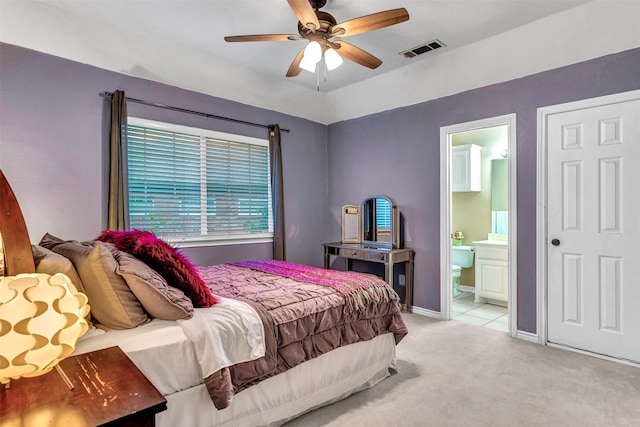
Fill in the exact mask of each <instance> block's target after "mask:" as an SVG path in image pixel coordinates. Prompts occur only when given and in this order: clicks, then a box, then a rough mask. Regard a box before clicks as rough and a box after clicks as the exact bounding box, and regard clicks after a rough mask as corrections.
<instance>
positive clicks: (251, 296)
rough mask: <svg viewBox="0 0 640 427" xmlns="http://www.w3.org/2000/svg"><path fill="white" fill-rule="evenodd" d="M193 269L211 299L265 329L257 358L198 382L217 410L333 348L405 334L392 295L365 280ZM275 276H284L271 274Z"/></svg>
mask: <svg viewBox="0 0 640 427" xmlns="http://www.w3.org/2000/svg"><path fill="white" fill-rule="evenodd" d="M251 263H253V264H251ZM199 270H200V275H201V277H202V278H203V279H204V281H205V282H206V283H207V286H209V288H210V289H211V291H212V292H213V293H214V294H215V295H220V296H223V297H226V298H235V299H239V300H242V301H245V302H247V303H249V304H251V305H252V307H254V309H255V310H256V311H257V312H258V314H259V315H260V317H261V319H262V322H263V324H264V327H265V344H266V354H265V356H264V357H262V358H260V359H258V360H254V361H251V362H245V363H241V364H238V365H234V366H231V367H229V368H224V369H222V370H221V371H219V372H216V373H214V374H212V375H211V376H209V377H207V378H206V379H205V384H206V386H207V389H208V391H209V394H210V395H211V399H212V400H213V402H214V404H215V406H216V408H218V409H222V408H226V407H227V406H229V404H230V403H231V400H232V398H233V395H234V394H235V393H238V392H240V391H242V390H244V389H245V388H247V387H250V386H252V385H254V384H257V383H258V382H260V381H262V380H264V379H266V378H269V377H271V376H273V375H277V374H279V373H281V372H285V371H286V370H288V369H290V368H293V367H294V366H296V365H299V364H300V363H302V362H304V361H306V360H309V359H312V358H314V357H317V356H319V355H321V354H324V353H326V352H329V351H331V350H333V349H335V348H338V347H340V346H344V345H348V344H353V343H356V342H359V341H367V340H370V339H372V338H374V337H376V336H378V335H382V334H385V333H389V332H391V333H393V334H394V336H395V340H396V343H398V342H400V340H401V339H402V338H403V337H404V336H405V335H406V334H407V329H406V326H405V324H404V322H403V320H402V317H401V315H400V309H399V305H398V297H397V295H396V293H395V292H394V291H393V289H391V288H390V287H389V286H388V285H387V284H386V282H384V281H383V280H381V279H378V278H375V277H373V276H371V275H363V274H358V273H349V274H348V275H349V277H346V276H345V273H344V272H340V271H334V270H325V269H319V268H315V267H308V266H300V265H298V264H292V263H283V262H281V261H276V262H272V261H260V262H256V261H253V262H250V263H238V264H221V265H216V266H211V267H201V268H200V269H199ZM276 270H280V271H279V272H278V273H279V274H284V275H278V274H274V272H276ZM267 271H269V272H267ZM312 276H313V277H325V278H326V280H327V282H326V284H319V283H320V282H318V281H317V280H315V279H313V278H311V277H312ZM293 277H296V278H297V279H299V280H296V279H294V278H293ZM301 280H307V281H301ZM310 281H311V282H316V283H309V282H310ZM354 298H355V299H354Z"/></svg>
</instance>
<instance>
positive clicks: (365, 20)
mask: <svg viewBox="0 0 640 427" xmlns="http://www.w3.org/2000/svg"><path fill="white" fill-rule="evenodd" d="M408 20H409V12H407V9H405V8H403V7H401V8H399V9H392V10H387V11H385V12H378V13H374V14H372V15H367V16H361V17H360V18H354V19H350V20H349V21H345V22H342V23H340V24H336V25H334V26H333V28H332V30H331V33H332V34H333V35H335V36H339V37H346V36H353V35H354V34H360V33H366V32H367V31H373V30H377V29H378V28H384V27H388V26H390V25H395V24H399V23H401V22H404V21H408ZM343 30H344V31H343Z"/></svg>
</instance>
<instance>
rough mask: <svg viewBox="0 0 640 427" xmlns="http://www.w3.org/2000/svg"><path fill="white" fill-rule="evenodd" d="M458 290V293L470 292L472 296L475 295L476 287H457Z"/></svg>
mask: <svg viewBox="0 0 640 427" xmlns="http://www.w3.org/2000/svg"><path fill="white" fill-rule="evenodd" d="M458 290H459V291H464V292H471V293H472V294H475V293H476V287H475V286H467V285H458Z"/></svg>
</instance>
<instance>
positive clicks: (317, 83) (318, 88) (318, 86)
mask: <svg viewBox="0 0 640 427" xmlns="http://www.w3.org/2000/svg"><path fill="white" fill-rule="evenodd" d="M316 90H317V91H318V92H320V63H319V62H318V63H317V64H316Z"/></svg>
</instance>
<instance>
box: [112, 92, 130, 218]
mask: <svg viewBox="0 0 640 427" xmlns="http://www.w3.org/2000/svg"><path fill="white" fill-rule="evenodd" d="M108 209H109V211H108V214H107V228H108V229H109V230H127V229H128V228H129V191H128V184H127V102H126V98H125V95H124V92H123V91H120V90H116V91H115V92H113V97H112V98H111V125H110V127H109V201H108Z"/></svg>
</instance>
